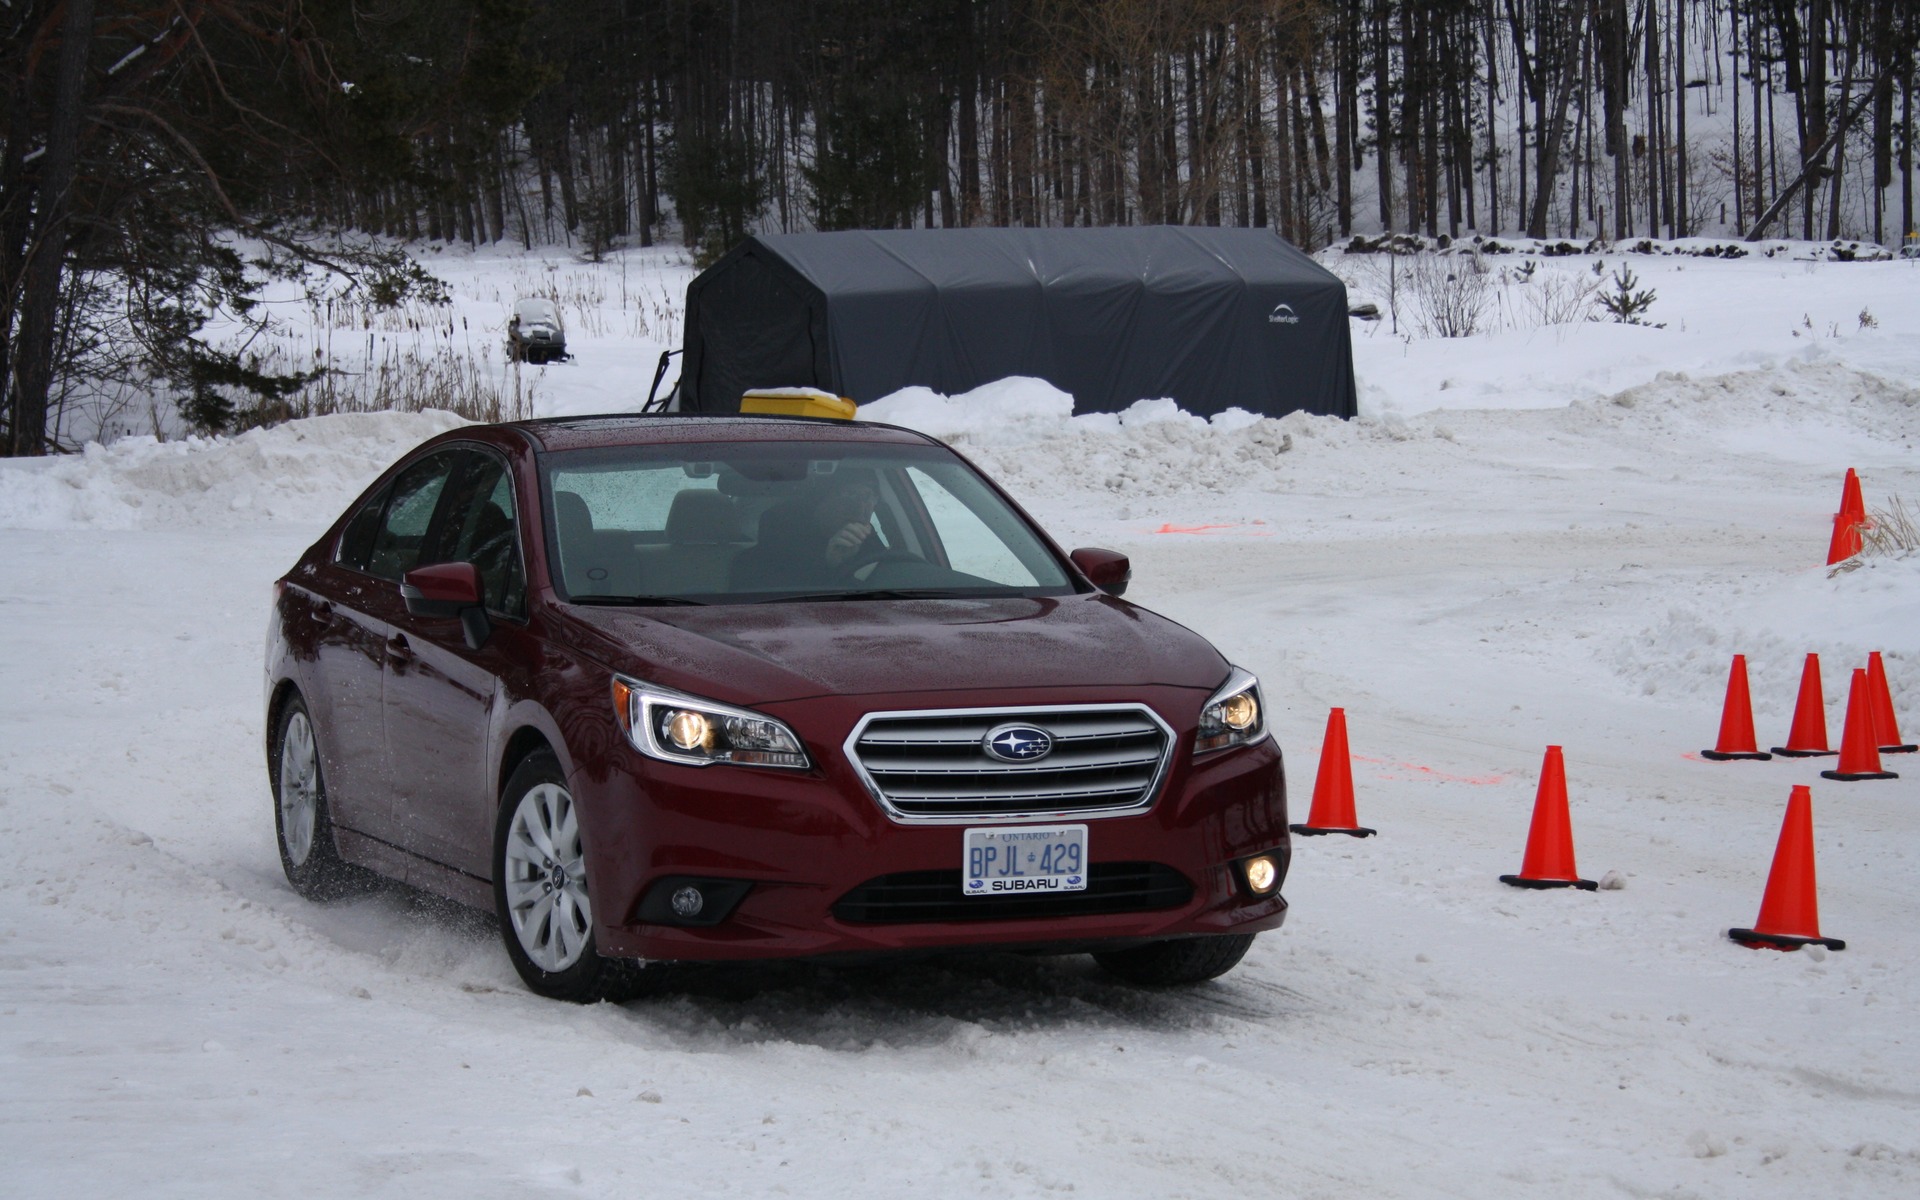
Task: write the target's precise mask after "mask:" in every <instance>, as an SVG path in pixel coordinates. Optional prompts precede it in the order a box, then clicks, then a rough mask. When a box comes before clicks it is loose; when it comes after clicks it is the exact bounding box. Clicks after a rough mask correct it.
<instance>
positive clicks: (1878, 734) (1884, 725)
mask: <svg viewBox="0 0 1920 1200" xmlns="http://www.w3.org/2000/svg"><path fill="white" fill-rule="evenodd" d="M1867 705H1868V707H1869V708H1870V709H1871V710H1872V712H1873V740H1874V741H1875V742H1877V743H1879V746H1880V753H1882V754H1912V753H1913V752H1914V751H1915V750H1920V746H1915V745H1913V744H1912V743H1903V742H1902V741H1901V740H1900V722H1899V721H1897V720H1895V719H1894V716H1893V689H1892V688H1889V687H1888V686H1887V664H1886V663H1884V662H1881V661H1880V652H1879V651H1878V650H1875V651H1874V652H1873V653H1872V654H1869V655H1867Z"/></svg>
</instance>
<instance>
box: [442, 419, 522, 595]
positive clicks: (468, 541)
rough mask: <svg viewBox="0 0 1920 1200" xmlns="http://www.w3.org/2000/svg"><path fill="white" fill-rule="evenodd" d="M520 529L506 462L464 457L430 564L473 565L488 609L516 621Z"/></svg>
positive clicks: (477, 454)
mask: <svg viewBox="0 0 1920 1200" xmlns="http://www.w3.org/2000/svg"><path fill="white" fill-rule="evenodd" d="M519 525H520V522H519V513H518V511H517V509H516V507H515V505H514V499H513V478H512V476H511V475H509V474H508V472H507V465H506V463H504V462H502V461H501V460H500V459H498V458H496V457H494V456H493V455H492V454H488V453H486V452H484V451H476V452H474V453H472V454H470V455H468V456H467V465H466V469H465V470H463V471H461V472H460V475H459V482H458V483H456V484H455V485H454V488H453V491H452V493H451V495H450V496H449V497H448V500H447V502H446V505H445V508H444V511H443V512H442V513H441V517H440V523H439V528H438V532H437V533H436V534H435V537H434V539H433V541H434V545H433V550H432V557H433V561H434V562H464V563H472V564H473V566H474V569H475V570H476V571H477V572H479V575H480V594H481V595H482V597H484V599H485V602H486V606H487V607H488V608H489V609H491V610H492V611H494V612H497V613H504V614H506V615H508V616H516V617H517V616H519V615H521V613H522V611H523V609H524V607H525V598H526V575H525V573H524V571H523V569H522V567H521V565H520V537H519Z"/></svg>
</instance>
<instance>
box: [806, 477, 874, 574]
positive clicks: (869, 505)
mask: <svg viewBox="0 0 1920 1200" xmlns="http://www.w3.org/2000/svg"><path fill="white" fill-rule="evenodd" d="M878 500H879V495H878V493H877V492H875V490H874V488H873V486H872V485H871V484H869V483H864V482H860V481H857V480H854V481H849V482H847V483H844V484H841V485H840V486H838V487H835V488H833V489H832V490H831V491H829V492H828V493H827V495H826V497H825V498H824V499H823V500H821V501H820V503H819V505H818V507H816V508H815V509H814V520H815V528H816V529H822V530H827V531H829V532H828V533H827V539H826V541H827V544H826V551H825V555H826V560H827V565H828V566H830V567H842V566H845V565H846V564H847V563H849V562H852V561H853V560H854V559H855V558H857V557H858V556H859V555H860V553H861V551H862V550H865V549H866V548H867V547H868V545H869V544H871V545H873V546H876V547H877V546H878V545H879V543H878V542H877V541H874V540H873V506H874V504H875V503H877V502H878Z"/></svg>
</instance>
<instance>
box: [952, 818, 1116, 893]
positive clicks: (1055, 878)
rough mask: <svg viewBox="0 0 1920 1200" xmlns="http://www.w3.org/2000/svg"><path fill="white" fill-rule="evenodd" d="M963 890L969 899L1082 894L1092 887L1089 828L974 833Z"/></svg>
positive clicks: (1023, 827) (1047, 827)
mask: <svg viewBox="0 0 1920 1200" xmlns="http://www.w3.org/2000/svg"><path fill="white" fill-rule="evenodd" d="M961 873H962V874H963V875H964V876H965V879H964V880H963V881H962V885H961V890H962V891H964V892H965V893H966V894H967V895H969V896H1005V895H1010V894H1012V893H1015V892H1082V891H1085V890H1086V887H1087V827H1086V826H1085V825H1001V826H996V827H994V828H992V829H969V830H967V841H966V863H965V865H964V866H963V867H962V868H961Z"/></svg>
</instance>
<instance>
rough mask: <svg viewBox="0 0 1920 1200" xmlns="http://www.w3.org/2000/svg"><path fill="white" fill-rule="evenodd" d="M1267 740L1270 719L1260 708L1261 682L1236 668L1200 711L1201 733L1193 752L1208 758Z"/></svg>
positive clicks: (1195, 737)
mask: <svg viewBox="0 0 1920 1200" xmlns="http://www.w3.org/2000/svg"><path fill="white" fill-rule="evenodd" d="M1265 736H1267V719H1266V713H1265V712H1264V711H1262V709H1261V705H1260V681H1259V680H1258V679H1255V678H1254V677H1253V675H1252V674H1251V673H1249V672H1247V671H1243V670H1241V669H1240V668H1239V667H1235V668H1234V669H1233V673H1232V674H1231V675H1228V676H1227V682H1226V683H1225V684H1224V685H1222V686H1221V688H1220V690H1219V691H1217V692H1215V693H1214V694H1213V695H1212V697H1211V698H1209V699H1208V700H1207V706H1206V707H1205V708H1203V709H1201V710H1200V730H1199V732H1198V733H1197V734H1196V735H1195V736H1194V739H1193V752H1194V753H1195V754H1205V753H1206V752H1207V751H1209V750H1224V749H1226V748H1227V747H1228V746H1246V745H1250V744H1251V743H1253V742H1257V741H1259V740H1260V739H1261V738H1263V737H1265Z"/></svg>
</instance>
